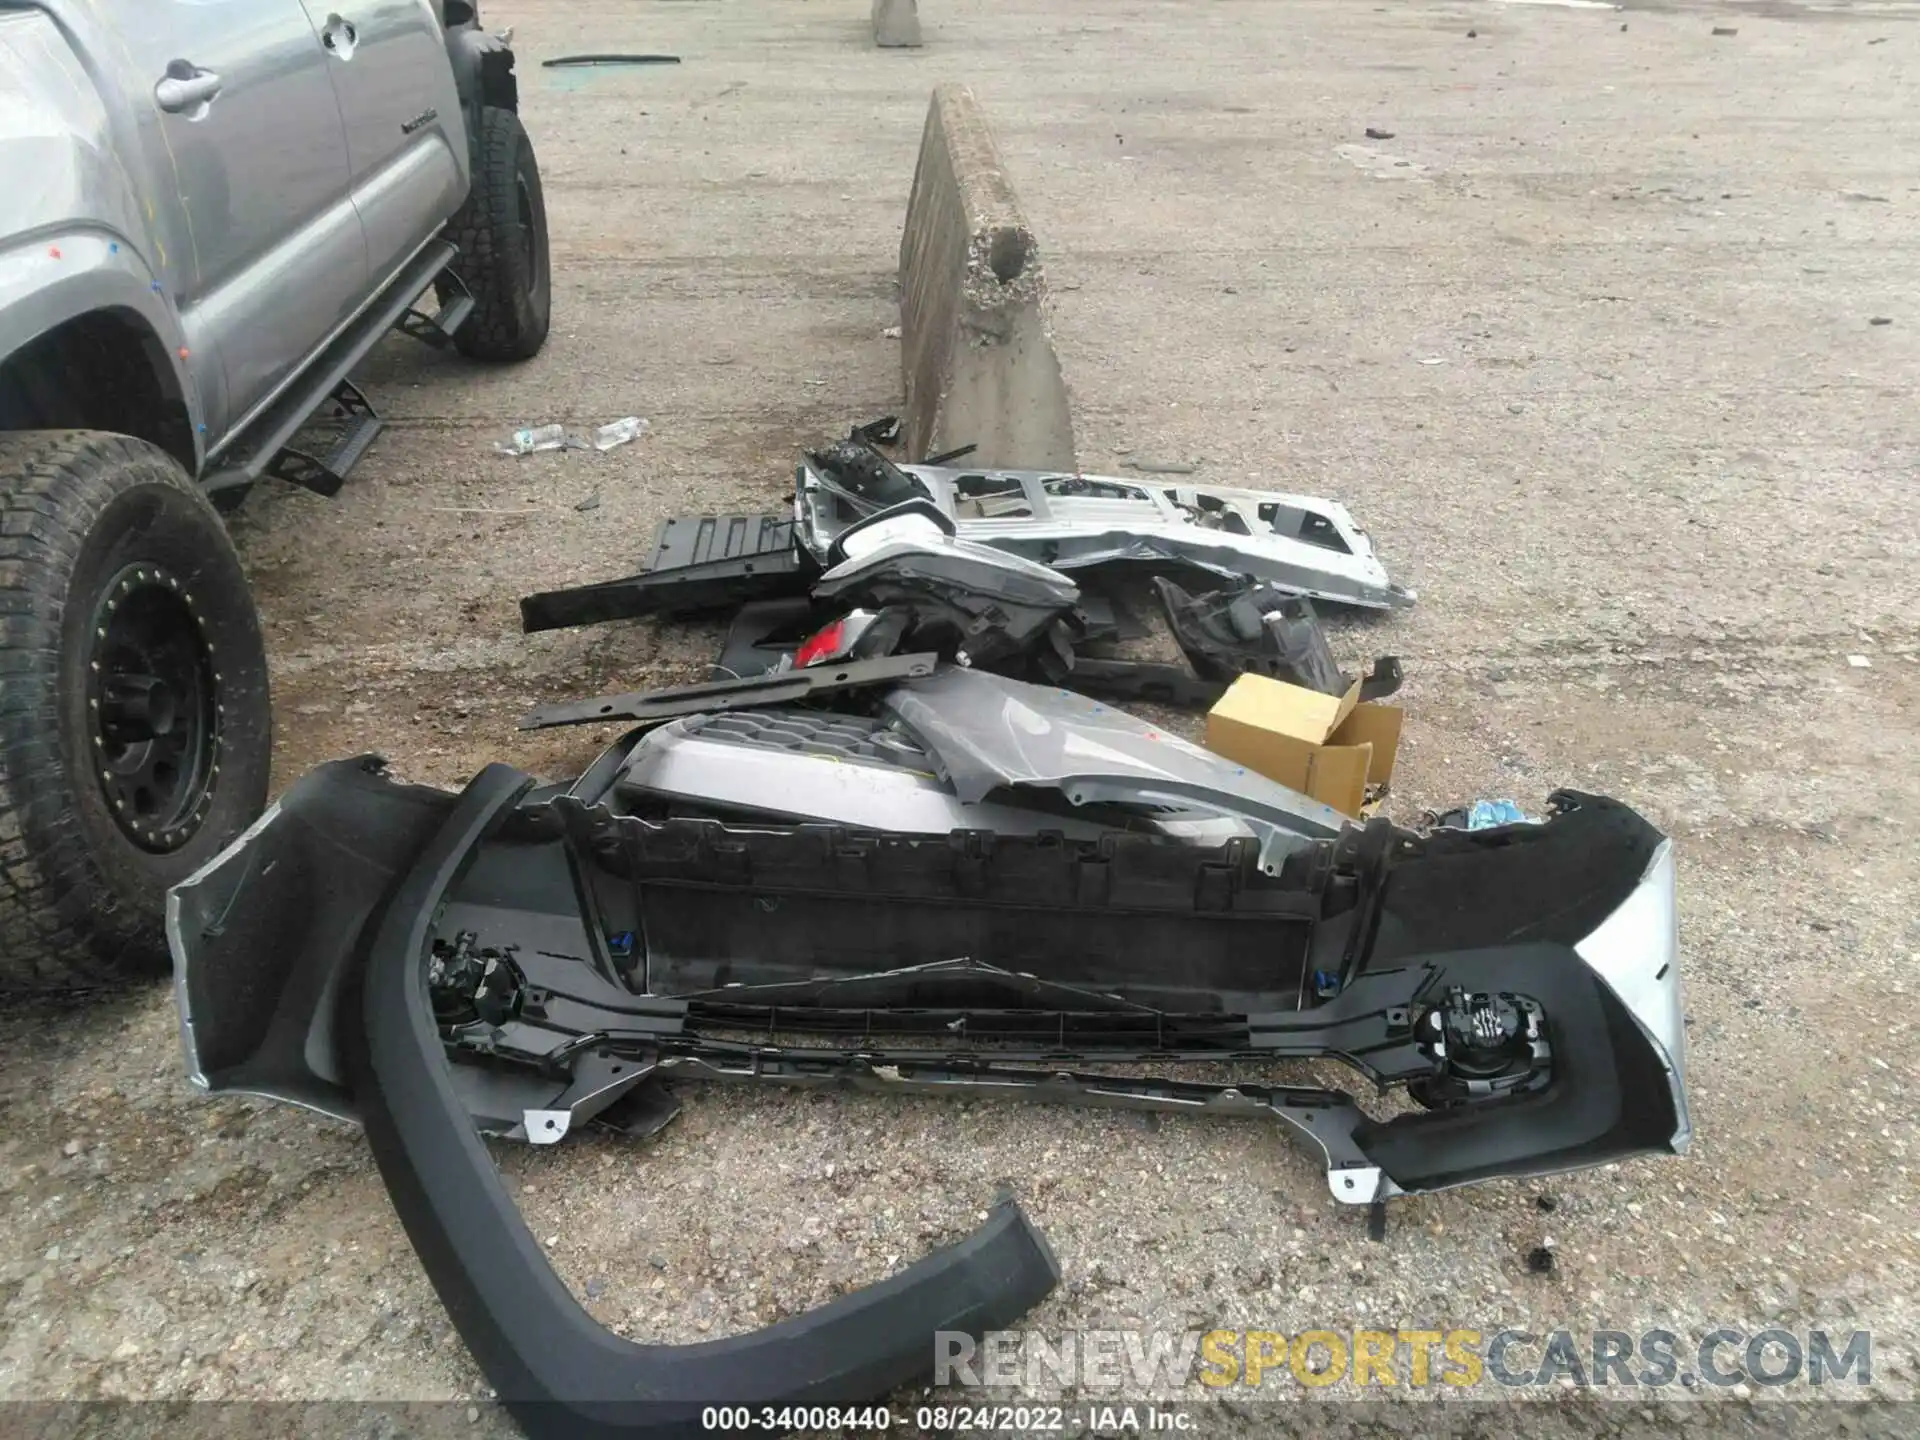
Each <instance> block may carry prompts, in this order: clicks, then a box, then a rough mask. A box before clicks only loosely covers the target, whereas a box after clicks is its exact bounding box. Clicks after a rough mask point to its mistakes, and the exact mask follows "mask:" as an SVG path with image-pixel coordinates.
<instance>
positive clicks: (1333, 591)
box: [795, 458, 1415, 609]
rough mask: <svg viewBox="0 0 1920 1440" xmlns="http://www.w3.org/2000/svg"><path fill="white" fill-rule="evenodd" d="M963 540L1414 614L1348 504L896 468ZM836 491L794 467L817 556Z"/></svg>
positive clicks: (1063, 563)
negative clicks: (1170, 565)
mask: <svg viewBox="0 0 1920 1440" xmlns="http://www.w3.org/2000/svg"><path fill="white" fill-rule="evenodd" d="M899 468H900V469H901V470H903V471H905V472H906V473H907V474H908V475H910V476H912V477H913V478H914V479H915V480H916V481H917V482H919V484H920V486H921V487H922V488H923V489H924V490H925V491H926V492H927V494H928V497H929V498H930V499H931V500H932V501H933V503H934V504H935V505H936V506H937V507H939V509H940V510H941V511H942V512H943V513H944V514H945V515H947V516H948V517H949V518H951V519H952V520H953V522H954V525H955V528H956V531H957V533H958V535H959V537H960V538H961V539H963V540H968V541H972V542H974V543H976V544H980V545H990V546H992V547H993V548H995V549H997V550H1005V551H1007V552H1009V553H1011V554H1015V555H1019V556H1022V557H1024V558H1026V559H1028V560H1032V561H1035V562H1037V563H1040V564H1043V565H1048V566H1051V567H1052V568H1054V569H1056V570H1063V571H1067V572H1071V571H1073V570H1075V569H1078V568H1080V567H1082V566H1089V565H1100V564H1106V563H1109V562H1112V561H1126V560H1138V561H1150V562H1159V563H1166V562H1169V561H1184V562H1187V563H1190V564H1194V565H1199V566H1202V567H1204V568H1206V569H1210V570H1214V571H1217V572H1219V573H1221V574H1223V575H1247V576H1252V577H1253V578H1254V579H1256V580H1264V581H1267V582H1269V583H1270V584H1273V585H1277V586H1280V587H1281V588H1283V589H1286V590H1289V591H1292V592H1294V593H1296V594H1301V595H1307V596H1310V597H1312V598H1313V599H1316V600H1330V601H1334V602H1337V603H1340V604H1346V605H1362V606H1368V607H1371V608H1375V609H1397V608H1403V607H1405V606H1409V605H1411V604H1413V602H1414V599H1415V596H1414V593H1413V591H1411V590H1408V589H1406V588H1404V587H1402V586H1399V585H1396V584H1394V583H1393V582H1392V581H1391V580H1390V579H1389V578H1388V577H1387V571H1386V567H1385V566H1384V565H1382V564H1381V563H1380V559H1379V557H1378V556H1377V555H1376V554H1375V553H1374V549H1373V542H1372V540H1371V539H1370V538H1369V537H1368V535H1367V533H1366V531H1364V530H1362V529H1361V528H1360V526H1359V525H1358V524H1356V523H1355V521H1354V518H1353V516H1352V514H1350V513H1349V512H1348V510H1347V508H1346V507H1345V506H1344V505H1341V504H1339V503H1338V502H1337V501H1333V500H1325V499H1321V498H1319V497H1317V496H1312V495H1292V494H1286V493H1282V492H1279V491H1267V490H1245V489H1238V488H1235V487H1232V486H1223V485H1166V484H1149V483H1147V482H1146V481H1145V480H1143V479H1138V478H1136V479H1122V478H1119V477H1115V476H1106V475H1067V474H1061V473H1058V472H1055V471H1046V470H999V469H987V468H982V469H967V468H965V467H956V466H936V465H902V466H900V467H899ZM832 490H833V487H832V486H831V484H830V483H828V482H825V481H823V480H821V479H820V476H819V472H818V471H817V470H816V469H815V468H814V466H813V465H812V463H811V462H810V461H808V460H807V459H805V458H803V459H802V460H801V463H800V473H799V485H798V487H797V490H796V496H795V511H796V514H795V518H796V520H798V521H799V522H800V533H801V536H802V539H803V540H804V542H805V543H806V544H807V545H808V547H809V548H810V549H812V550H813V551H814V553H815V554H816V555H824V554H825V551H826V546H827V544H828V543H830V542H831V540H832V538H833V531H834V530H835V528H836V522H835V521H834V520H833V519H832V518H830V516H831V514H832V512H833V508H834V507H833V505H832V502H831V501H830V500H828V499H827V498H826V497H828V496H830V495H831V493H832Z"/></svg>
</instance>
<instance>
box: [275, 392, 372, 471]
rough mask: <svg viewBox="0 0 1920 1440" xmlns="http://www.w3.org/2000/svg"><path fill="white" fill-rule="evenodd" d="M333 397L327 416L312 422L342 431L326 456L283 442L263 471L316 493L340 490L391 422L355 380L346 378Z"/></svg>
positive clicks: (319, 417)
mask: <svg viewBox="0 0 1920 1440" xmlns="http://www.w3.org/2000/svg"><path fill="white" fill-rule="evenodd" d="M329 399H330V402H331V405H330V409H329V411H328V413H327V414H326V415H324V416H321V415H315V416H314V417H313V419H312V420H310V421H309V422H308V423H309V424H314V423H316V422H318V423H325V422H328V421H332V422H336V423H337V424H338V425H339V427H340V428H339V432H338V434H337V435H336V436H335V438H334V442H333V447H332V448H331V449H330V450H328V451H327V454H326V458H325V459H320V458H317V457H315V456H314V455H312V454H310V453H309V452H308V451H306V450H303V449H300V448H298V447H296V446H294V445H283V446H281V447H280V449H279V450H278V451H277V452H276V453H275V454H274V457H273V458H272V459H271V460H269V461H268V462H267V468H266V469H265V470H264V471H263V472H261V473H262V474H265V475H271V476H272V477H273V478H274V479H276V480H285V481H286V482H287V483H288V484H289V485H300V486H304V487H305V488H306V489H308V490H311V491H313V493H314V494H316V495H337V494H339V493H340V487H341V486H342V485H344V484H345V483H346V481H347V474H348V472H349V471H351V470H352V469H353V467H354V466H355V465H357V464H359V463H360V457H361V456H362V455H364V454H366V453H367V447H368V446H369V445H371V444H373V441H374V437H375V436H377V435H378V434H379V433H380V432H381V431H382V430H384V429H385V428H386V425H387V422H386V421H384V420H382V419H381V418H380V416H379V415H378V414H377V413H376V412H375V411H374V408H373V406H372V405H371V404H370V403H369V402H368V400H367V397H366V396H365V395H363V394H361V393H360V387H359V386H357V385H355V384H354V383H353V382H352V381H351V380H342V381H341V382H340V383H339V384H338V385H336V386H334V387H333V394H332V395H331V396H330V397H329Z"/></svg>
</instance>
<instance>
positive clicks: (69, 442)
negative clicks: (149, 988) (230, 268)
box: [0, 430, 273, 989]
mask: <svg viewBox="0 0 1920 1440" xmlns="http://www.w3.org/2000/svg"><path fill="white" fill-rule="evenodd" d="M272 752H273V738H272V719H271V707H270V703H269V698H268V687H267V659H266V648H265V645H264V643H263V641H262V638H261V634H260V623H259V619H258V617H257V615H256V613H255V611H254V606H253V598H252V596H251V594H250V593H249V592H248V589H247V581H246V576H245V575H244V574H243V573H242V571H241V568H240V561H239V557H238V556H237V555H236V554H235V553H234V549H233V542H232V541H231V540H230V539H228V537H227V532H226V529H225V527H224V526H222V525H221V523H220V517H219V516H218V515H217V514H215V512H214V509H213V507H212V506H211V505H209V504H208V503H207V500H206V498H205V497H204V496H203V495H201V493H200V491H199V490H198V488H196V487H195V485H194V484H193V482H192V481H191V480H190V479H189V478H188V477H187V475H186V474H185V472H184V471H182V470H181V468H180V466H179V465H178V464H176V463H175V462H174V461H173V460H172V459H171V458H169V457H168V456H167V455H166V454H165V453H164V452H162V451H160V450H158V449H156V448H155V447H154V446H152V445H149V444H147V443H146V442H144V441H141V440H134V439H130V438H128V437H126V436H122V435H109V434H104V433H101V432H99V431H91V430H34V431H23V432H18V433H14V434H0V987H5V988H9V989H23V988H25V989H56V988H64V987H70V986H74V985H87V984H96V983H100V982H103V981H111V980H115V979H119V978H123V977H126V976H129V975H136V974H140V973H155V972H157V971H158V970H160V969H161V968H162V967H163V966H164V964H165V961H166V954H167V946H166V935H165V926H164V919H165V902H166V892H167V889H168V887H169V886H171V885H173V884H175V883H176V882H178V881H180V880H184V879H185V878H186V877H187V876H189V875H191V874H192V873H193V872H194V871H195V870H196V869H198V868H199V867H200V866H201V865H203V864H204V863H205V862H206V861H208V860H210V859H211V858H212V857H213V856H214V855H216V854H218V853H219V852H220V850H221V849H222V848H224V847H225V846H226V845H227V843H228V842H229V841H231V840H232V839H233V838H234V837H235V836H236V835H238V834H239V833H240V832H241V831H242V830H244V829H245V828H246V827H247V826H248V825H249V824H250V823H252V821H253V820H254V818H255V817H256V816H257V815H258V814H259V813H260V809H261V807H262V805H263V804H264V803H265V800H266V792H267V779H268V770H269V767H270V765H271V762H272Z"/></svg>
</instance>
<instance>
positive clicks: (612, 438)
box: [493, 415, 652, 455]
mask: <svg viewBox="0 0 1920 1440" xmlns="http://www.w3.org/2000/svg"><path fill="white" fill-rule="evenodd" d="M651 428H652V427H651V426H650V425H649V424H648V423H647V422H646V421H645V420H642V419H641V418H640V417H639V416H638V415H628V416H625V417H623V418H621V419H619V420H614V421H611V422H609V423H608V424H605V425H602V426H600V428H599V429H597V430H595V431H594V432H593V434H592V435H590V436H586V437H584V438H583V437H581V436H579V435H574V434H571V433H569V432H568V430H567V427H566V426H564V425H531V426H527V427H525V428H524V429H520V430H516V431H514V432H513V434H512V435H511V436H509V437H508V438H507V439H506V440H496V441H494V444H493V448H494V449H495V450H496V451H498V452H499V453H500V454H502V455H538V454H541V453H542V452H545V451H548V450H614V449H617V448H619V447H620V446H622V445H625V444H627V443H628V442H629V441H632V440H637V439H639V438H640V437H641V436H642V435H644V434H646V433H647V431H648V430H650V429H651Z"/></svg>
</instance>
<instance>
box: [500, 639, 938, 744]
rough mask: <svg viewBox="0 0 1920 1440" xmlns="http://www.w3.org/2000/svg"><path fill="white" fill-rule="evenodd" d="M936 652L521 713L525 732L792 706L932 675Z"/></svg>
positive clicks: (575, 702)
mask: <svg viewBox="0 0 1920 1440" xmlns="http://www.w3.org/2000/svg"><path fill="white" fill-rule="evenodd" d="M938 663H939V656H937V655H927V654H922V655H883V656H881V657H880V658H878V659H875V660H849V661H847V662H845V663H844V664H840V665H808V666H805V667H804V668H802V669H798V670H781V671H777V672H769V673H767V674H764V675H748V676H745V677H744V678H741V679H738V680H708V681H705V682H703V683H702V684H699V685H676V686H673V687H671V688H670V689H666V690H642V691H636V692H634V693H632V694H629V695H604V696H600V697H598V698H596V699H592V700H573V701H569V702H568V703H566V704H564V705H543V706H542V707H541V708H540V709H538V710H530V711H528V712H527V713H526V714H525V715H523V716H521V717H520V728H521V729H522V730H546V729H550V728H552V727H553V726H556V725H592V724H595V723H596V722H599V721H602V720H607V721H612V720H634V721H639V722H641V723H643V724H648V725H656V724H658V723H660V722H661V721H663V720H673V719H677V718H679V717H680V716H683V715H705V714H710V713H718V712H720V711H726V710H751V709H756V708H758V707H761V706H766V705H793V704H797V703H799V702H800V701H803V700H811V699H814V698H816V697H817V696H821V695H832V694H836V693H838V692H840V691H842V690H861V689H871V688H872V687H873V686H875V685H897V684H899V683H900V682H901V681H902V680H917V679H922V678H924V677H926V676H928V675H931V674H932V673H933V671H934V667H935V666H936V665H937V664H938Z"/></svg>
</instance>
